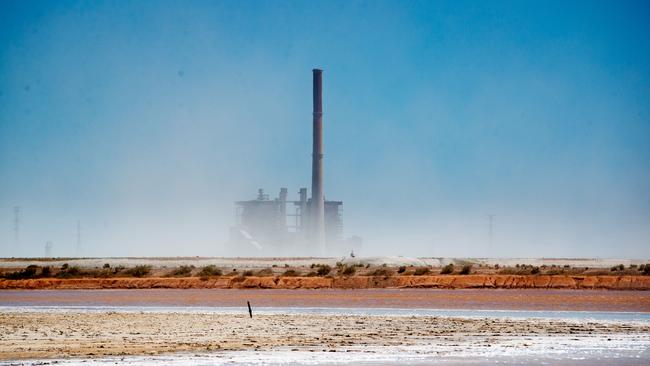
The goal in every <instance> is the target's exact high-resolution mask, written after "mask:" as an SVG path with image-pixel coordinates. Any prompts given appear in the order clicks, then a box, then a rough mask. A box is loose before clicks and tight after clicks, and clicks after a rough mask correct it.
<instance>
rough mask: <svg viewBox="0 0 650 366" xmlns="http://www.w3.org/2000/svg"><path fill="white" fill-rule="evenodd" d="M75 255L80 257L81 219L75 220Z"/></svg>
mask: <svg viewBox="0 0 650 366" xmlns="http://www.w3.org/2000/svg"><path fill="white" fill-rule="evenodd" d="M75 252H76V255H77V257H81V252H82V250H81V221H79V220H77V243H76V246H75Z"/></svg>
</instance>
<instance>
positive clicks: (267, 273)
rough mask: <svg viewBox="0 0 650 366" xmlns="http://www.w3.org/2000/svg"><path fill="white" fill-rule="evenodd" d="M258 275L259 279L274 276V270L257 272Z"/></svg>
mask: <svg viewBox="0 0 650 366" xmlns="http://www.w3.org/2000/svg"><path fill="white" fill-rule="evenodd" d="M256 275H257V276H259V277H270V276H273V270H272V269H271V268H264V269H261V270H259V271H257V273H256Z"/></svg>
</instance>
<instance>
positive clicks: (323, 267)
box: [316, 264, 332, 276]
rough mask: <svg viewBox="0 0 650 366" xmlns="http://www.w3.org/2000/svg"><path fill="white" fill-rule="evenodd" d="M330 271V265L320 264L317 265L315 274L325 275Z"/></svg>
mask: <svg viewBox="0 0 650 366" xmlns="http://www.w3.org/2000/svg"><path fill="white" fill-rule="evenodd" d="M331 271H332V267H330V266H328V265H327V264H321V265H319V266H318V269H317V270H316V274H317V275H319V276H327V275H328V274H329V273H330V272H331Z"/></svg>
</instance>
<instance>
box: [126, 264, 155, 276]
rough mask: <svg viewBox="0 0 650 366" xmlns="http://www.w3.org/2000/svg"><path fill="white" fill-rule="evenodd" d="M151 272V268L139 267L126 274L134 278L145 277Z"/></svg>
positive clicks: (130, 269)
mask: <svg viewBox="0 0 650 366" xmlns="http://www.w3.org/2000/svg"><path fill="white" fill-rule="evenodd" d="M149 272H151V266H147V265H139V266H135V267H133V268H129V269H126V270H124V274H126V275H129V276H133V277H144V276H146V275H148V274H149Z"/></svg>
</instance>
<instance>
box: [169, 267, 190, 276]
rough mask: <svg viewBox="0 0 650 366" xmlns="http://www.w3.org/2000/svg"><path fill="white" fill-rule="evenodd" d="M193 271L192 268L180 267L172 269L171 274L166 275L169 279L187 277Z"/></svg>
mask: <svg viewBox="0 0 650 366" xmlns="http://www.w3.org/2000/svg"><path fill="white" fill-rule="evenodd" d="M193 270H194V266H180V267H178V268H174V269H173V270H172V271H171V272H169V273H168V274H167V276H169V277H189V276H190V275H191V274H192V271H193Z"/></svg>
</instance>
